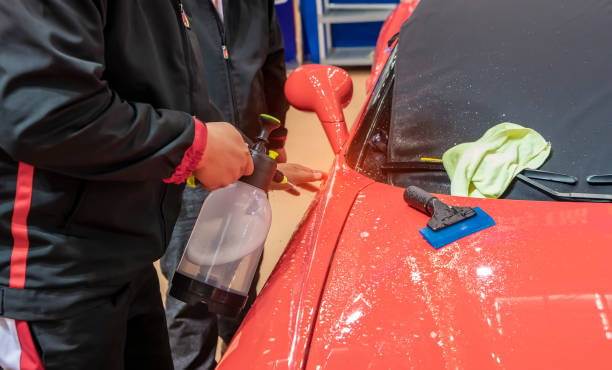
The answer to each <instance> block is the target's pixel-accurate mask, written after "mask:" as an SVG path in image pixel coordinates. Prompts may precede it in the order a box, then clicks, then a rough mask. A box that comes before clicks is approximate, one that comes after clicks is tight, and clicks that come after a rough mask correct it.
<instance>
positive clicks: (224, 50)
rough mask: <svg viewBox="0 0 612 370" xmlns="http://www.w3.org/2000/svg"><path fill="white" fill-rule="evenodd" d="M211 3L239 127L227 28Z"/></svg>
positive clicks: (237, 121) (233, 108) (235, 117)
mask: <svg viewBox="0 0 612 370" xmlns="http://www.w3.org/2000/svg"><path fill="white" fill-rule="evenodd" d="M209 3H210V4H209V6H210V7H211V8H212V10H213V13H214V14H215V19H216V20H217V28H218V29H219V36H221V53H222V55H223V59H224V60H225V71H226V72H227V82H228V90H229V93H230V100H231V102H232V112H233V115H234V117H233V121H234V125H235V126H236V127H237V128H240V116H239V115H238V107H237V104H236V92H235V90H234V84H233V81H232V69H231V65H232V61H231V60H230V58H229V50H228V49H227V40H226V37H225V28H224V26H223V22H222V21H221V18H220V17H219V13H218V12H217V9H215V6H214V5H213V3H212V1H209ZM224 3H225V2H224Z"/></svg>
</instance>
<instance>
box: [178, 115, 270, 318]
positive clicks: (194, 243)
mask: <svg viewBox="0 0 612 370" xmlns="http://www.w3.org/2000/svg"><path fill="white" fill-rule="evenodd" d="M260 124H261V132H260V134H259V135H258V136H257V137H256V138H255V140H253V143H252V144H251V145H249V148H250V151H251V156H252V157H253V164H254V167H255V169H254V171H253V174H252V175H250V176H243V177H242V178H240V179H239V180H238V181H237V182H235V183H233V184H231V185H229V186H227V187H224V188H222V189H217V190H214V191H212V192H211V193H210V195H209V196H208V197H207V198H206V200H205V201H204V204H203V205H202V209H201V210H200V214H199V215H198V218H197V220H196V223H195V226H194V228H193V230H192V232H191V236H190V237H189V241H188V242H187V246H186V247H185V252H184V253H183V256H182V258H181V262H180V263H179V266H178V268H177V270H176V272H175V273H174V276H173V278H172V285H171V288H170V295H171V296H173V297H174V298H176V299H179V300H181V301H183V302H186V303H191V304H195V303H199V302H203V303H206V304H207V305H208V310H209V311H210V312H214V313H218V314H221V315H224V316H229V317H236V316H238V314H239V313H240V312H241V310H242V308H243V307H244V305H245V303H246V301H247V295H248V292H249V289H250V287H251V284H252V281H253V276H254V275H255V272H256V270H257V266H258V264H259V259H260V258H261V254H262V251H263V247H264V242H265V240H266V237H267V235H268V231H269V230H270V223H271V221H272V213H271V209H270V202H269V201H268V197H267V191H268V187H269V186H270V182H271V181H272V179H273V177H274V175H275V173H276V161H275V160H274V159H272V158H270V156H268V149H267V147H266V145H267V144H268V137H269V135H270V132H272V131H273V130H274V129H276V128H277V127H279V126H280V125H279V120H278V119H276V118H274V117H272V116H268V115H263V114H262V115H260Z"/></svg>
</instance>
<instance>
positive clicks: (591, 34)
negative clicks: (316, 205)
mask: <svg viewBox="0 0 612 370" xmlns="http://www.w3.org/2000/svg"><path fill="white" fill-rule="evenodd" d="M610 24H612V9H610V5H609V4H608V3H607V2H601V1H596V0H585V1H580V2H575V1H565V0H563V1H559V0H538V1H536V2H533V1H518V2H516V1H505V0H474V1H469V2H448V1H445V0H428V1H423V2H421V3H420V4H419V6H418V7H417V9H416V10H415V12H414V13H413V14H412V16H411V17H410V19H409V20H408V21H407V22H406V23H405V24H404V25H403V26H402V29H401V32H400V35H399V42H398V44H397V46H396V48H395V49H394V51H393V55H392V56H391V57H390V59H389V62H388V64H387V66H386V71H385V72H384V73H383V74H382V75H381V78H380V80H379V82H378V84H377V86H376V88H375V91H374V94H373V99H372V100H371V102H370V105H369V107H368V109H367V111H366V114H365V118H364V120H363V123H362V126H361V127H360V129H359V130H358V132H357V134H356V136H355V139H354V140H353V143H352V144H351V147H350V148H349V150H348V152H347V159H348V160H349V164H351V165H353V166H354V167H355V168H356V169H357V170H358V171H360V172H362V173H364V174H365V175H367V176H370V177H372V178H374V179H376V180H377V181H382V182H386V183H388V184H392V185H396V186H402V187H404V186H408V185H418V186H421V187H422V188H424V189H426V190H428V191H432V192H436V193H446V194H448V193H450V180H449V178H448V175H447V174H446V172H445V171H444V170H443V167H442V166H441V164H440V163H435V162H433V163H432V162H430V161H428V160H425V161H424V160H423V158H442V155H443V154H444V152H445V151H447V150H448V149H450V148H451V147H453V146H456V145H457V144H460V143H466V142H473V141H475V140H477V139H479V138H480V137H482V135H483V134H484V133H485V132H486V131H487V130H488V129H490V128H491V127H493V126H495V125H497V124H500V123H502V122H512V123H516V124H519V125H521V126H524V127H527V128H530V129H533V130H535V131H536V132H538V133H539V134H540V135H541V136H542V137H543V138H544V139H545V140H546V141H548V142H549V143H550V148H551V152H550V155H549V156H548V158H547V160H546V161H545V162H544V164H543V165H542V166H541V167H540V168H539V169H540V170H541V171H547V172H545V173H543V174H542V173H521V174H520V175H519V176H518V177H517V179H515V181H513V182H512V183H511V185H510V186H509V187H508V188H507V190H506V191H505V192H504V194H503V195H502V197H504V198H511V199H532V200H552V199H556V200H583V201H612V195H610V194H612V176H609V174H612V146H611V145H610V143H609V142H610V140H611V138H612V53H611V52H610V51H609V46H608V44H609V35H610V32H609V29H610ZM548 172H550V173H552V178H551V174H549V173H548ZM560 174H566V175H569V176H565V177H563V176H561V177H559V176H556V175H560ZM488 175H489V176H491V177H495V176H502V175H503V174H500V173H495V172H491V173H490V174H488ZM600 175H608V176H607V177H606V176H600ZM587 179H588V181H587ZM550 180H553V181H550ZM589 194H598V195H596V196H591V195H589Z"/></svg>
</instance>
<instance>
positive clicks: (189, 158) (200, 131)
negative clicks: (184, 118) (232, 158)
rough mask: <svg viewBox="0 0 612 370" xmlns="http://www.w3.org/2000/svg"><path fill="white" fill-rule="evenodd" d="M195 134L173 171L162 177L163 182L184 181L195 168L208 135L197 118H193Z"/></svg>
mask: <svg viewBox="0 0 612 370" xmlns="http://www.w3.org/2000/svg"><path fill="white" fill-rule="evenodd" d="M193 121H194V125H195V126H194V127H195V134H194V136H193V143H192V144H191V146H190V147H189V148H188V149H187V150H186V151H185V154H184V155H183V159H182V161H181V163H180V164H179V165H178V166H177V167H176V169H175V170H174V173H173V174H172V175H171V176H170V177H168V178H166V179H164V180H163V181H164V182H165V183H171V184H180V183H183V182H185V180H187V178H188V177H189V175H191V173H192V172H193V171H194V170H195V169H196V167H197V165H198V163H200V160H201V159H202V154H204V150H205V149H206V139H207V137H208V131H207V129H206V125H205V124H203V123H202V122H201V121H200V120H199V119H197V118H195V117H194V118H193Z"/></svg>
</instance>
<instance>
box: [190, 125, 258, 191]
mask: <svg viewBox="0 0 612 370" xmlns="http://www.w3.org/2000/svg"><path fill="white" fill-rule="evenodd" d="M206 128H207V129H208V137H207V143H206V149H205V150H204V154H203V155H202V159H201V160H200V163H199V164H198V166H197V167H196V170H195V171H193V175H194V176H195V178H196V179H198V181H200V183H201V184H202V186H203V187H204V188H206V189H209V190H214V189H218V188H222V187H225V186H227V185H229V184H232V183H234V182H235V181H236V180H238V179H239V178H240V177H242V176H244V175H250V174H252V173H253V159H252V158H251V153H250V151H249V148H248V146H247V144H246V143H245V142H244V140H243V139H242V136H241V135H240V133H239V132H238V130H237V129H236V128H234V126H232V125H231V124H229V123H227V122H207V123H206Z"/></svg>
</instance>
